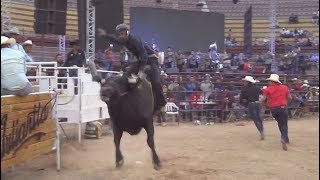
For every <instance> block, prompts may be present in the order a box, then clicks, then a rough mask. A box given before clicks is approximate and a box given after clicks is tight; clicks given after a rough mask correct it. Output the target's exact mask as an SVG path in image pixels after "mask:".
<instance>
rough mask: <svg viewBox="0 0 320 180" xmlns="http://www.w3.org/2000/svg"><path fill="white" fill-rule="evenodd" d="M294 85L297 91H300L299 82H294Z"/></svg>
mask: <svg viewBox="0 0 320 180" xmlns="http://www.w3.org/2000/svg"><path fill="white" fill-rule="evenodd" d="M294 87H295V90H297V91H302V84H301V83H296V84H295V85H294Z"/></svg>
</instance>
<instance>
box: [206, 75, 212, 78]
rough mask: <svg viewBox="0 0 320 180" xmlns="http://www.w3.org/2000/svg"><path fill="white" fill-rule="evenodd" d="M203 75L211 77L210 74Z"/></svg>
mask: <svg viewBox="0 0 320 180" xmlns="http://www.w3.org/2000/svg"><path fill="white" fill-rule="evenodd" d="M204 76H205V77H207V76H208V77H210V78H212V77H211V76H210V74H205V75H204Z"/></svg>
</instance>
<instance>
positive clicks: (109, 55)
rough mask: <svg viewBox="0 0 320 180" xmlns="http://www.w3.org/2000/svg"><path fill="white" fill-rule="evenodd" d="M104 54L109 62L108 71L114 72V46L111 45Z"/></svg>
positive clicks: (107, 64)
mask: <svg viewBox="0 0 320 180" xmlns="http://www.w3.org/2000/svg"><path fill="white" fill-rule="evenodd" d="M104 53H105V59H106V61H107V63H106V70H107V71H112V64H113V60H114V54H113V44H110V46H109V47H108V48H107V49H106V50H105V51H104Z"/></svg>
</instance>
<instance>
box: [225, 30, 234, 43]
mask: <svg viewBox="0 0 320 180" xmlns="http://www.w3.org/2000/svg"><path fill="white" fill-rule="evenodd" d="M232 36H233V32H232V30H231V29H229V31H228V33H227V37H226V40H227V41H231V40H232Z"/></svg>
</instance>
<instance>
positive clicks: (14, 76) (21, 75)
mask: <svg viewBox="0 0 320 180" xmlns="http://www.w3.org/2000/svg"><path fill="white" fill-rule="evenodd" d="M15 43H16V41H15V39H14V38H8V37H6V36H1V95H16V96H26V95H28V94H29V93H31V92H32V85H31V83H30V82H29V80H28V79H27V77H26V62H25V60H24V57H25V56H24V54H23V53H22V52H20V51H18V50H15V49H12V48H11V47H12V46H13V45H15Z"/></svg>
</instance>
